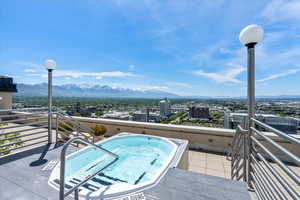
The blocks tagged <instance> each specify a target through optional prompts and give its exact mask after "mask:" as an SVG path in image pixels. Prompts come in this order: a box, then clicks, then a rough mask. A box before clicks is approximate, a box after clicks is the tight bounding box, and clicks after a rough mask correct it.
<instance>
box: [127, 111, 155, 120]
mask: <svg viewBox="0 0 300 200" xmlns="http://www.w3.org/2000/svg"><path fill="white" fill-rule="evenodd" d="M159 119H160V116H159V114H157V113H143V112H135V113H133V115H132V120H133V121H137V122H157V121H159Z"/></svg>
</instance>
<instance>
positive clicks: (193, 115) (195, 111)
mask: <svg viewBox="0 0 300 200" xmlns="http://www.w3.org/2000/svg"><path fill="white" fill-rule="evenodd" d="M189 118H190V120H209V118H210V116H209V108H208V107H205V106H199V105H193V106H189Z"/></svg>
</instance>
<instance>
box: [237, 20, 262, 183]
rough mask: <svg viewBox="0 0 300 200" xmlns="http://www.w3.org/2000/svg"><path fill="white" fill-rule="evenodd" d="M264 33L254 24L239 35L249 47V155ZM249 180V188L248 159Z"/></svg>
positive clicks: (248, 176)
mask: <svg viewBox="0 0 300 200" xmlns="http://www.w3.org/2000/svg"><path fill="white" fill-rule="evenodd" d="M263 34H264V31H263V29H262V27H261V26H258V25H256V24H252V25H249V26H246V27H245V28H244V29H243V30H242V31H241V32H240V35H239V39H240V42H241V43H242V44H243V45H245V46H246V47H247V52H248V70H247V71H248V75H247V76H248V78H247V79H248V144H247V146H248V149H247V152H248V155H250V153H251V151H252V144H251V142H250V136H251V135H252V130H251V127H254V123H253V121H252V120H251V119H252V118H255V51H254V50H255V48H254V47H255V45H256V44H257V43H258V42H260V41H261V40H262V38H263ZM247 169H248V170H247V172H248V173H247V178H246V177H244V179H247V182H248V186H250V177H251V176H250V172H251V171H252V170H251V165H250V160H249V157H248V162H247Z"/></svg>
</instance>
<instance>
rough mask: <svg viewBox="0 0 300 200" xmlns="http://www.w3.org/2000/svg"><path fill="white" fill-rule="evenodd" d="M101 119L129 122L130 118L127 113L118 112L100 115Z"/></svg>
mask: <svg viewBox="0 0 300 200" xmlns="http://www.w3.org/2000/svg"><path fill="white" fill-rule="evenodd" d="M102 117H103V118H108V119H120V120H130V119H131V116H130V115H129V113H128V112H126V111H125V112H118V111H110V112H108V113H105V114H104V115H102Z"/></svg>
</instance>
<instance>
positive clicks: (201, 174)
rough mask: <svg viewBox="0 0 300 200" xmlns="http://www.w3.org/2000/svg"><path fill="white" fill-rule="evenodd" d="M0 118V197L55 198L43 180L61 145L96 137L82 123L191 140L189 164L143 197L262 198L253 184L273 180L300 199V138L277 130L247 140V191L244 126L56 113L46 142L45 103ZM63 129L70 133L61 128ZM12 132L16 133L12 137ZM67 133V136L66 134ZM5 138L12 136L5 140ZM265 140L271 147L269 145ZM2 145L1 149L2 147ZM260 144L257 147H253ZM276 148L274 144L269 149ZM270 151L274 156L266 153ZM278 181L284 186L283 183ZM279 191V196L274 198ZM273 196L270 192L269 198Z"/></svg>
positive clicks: (145, 191)
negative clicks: (250, 143)
mask: <svg viewBox="0 0 300 200" xmlns="http://www.w3.org/2000/svg"><path fill="white" fill-rule="evenodd" d="M0 118H1V119H2V123H6V126H3V127H0V131H1V132H0V134H1V135H0V136H1V137H2V138H0V139H1V140H0V141H4V140H9V142H7V143H0V147H1V148H2V149H1V148H0V149H1V152H2V153H3V150H4V151H7V152H10V153H11V154H9V155H5V156H3V157H2V158H0V169H1V170H0V180H1V182H2V183H5V184H4V185H5V187H0V199H1V200H2V199H4V200H5V199H18V198H23V199H24V198H25V199H30V200H31V199H58V191H56V190H54V189H53V188H51V187H50V186H49V185H48V179H49V175H50V172H51V171H52V169H53V167H54V166H55V165H56V164H57V163H58V162H59V159H60V156H59V153H60V152H61V145H62V144H63V143H62V142H65V141H67V140H68V139H70V138H72V137H76V136H77V137H81V138H84V139H86V140H89V141H94V139H95V138H94V137H91V136H89V135H86V134H85V133H87V132H88V131H89V130H88V127H89V126H91V125H93V124H103V125H105V126H106V127H107V129H108V134H107V135H106V136H107V137H110V136H112V135H115V134H117V133H120V132H131V133H142V134H150V135H156V136H163V137H170V138H180V139H185V140H189V141H190V149H189V151H188V158H189V159H188V161H189V162H188V168H187V169H186V170H182V169H179V168H171V169H169V170H168V171H167V173H166V175H165V176H163V178H162V179H160V180H159V182H158V183H157V184H156V185H155V187H152V188H148V189H143V190H142V191H141V192H142V194H143V195H144V196H145V197H146V198H147V199H166V200H167V199H193V198H196V199H216V200H217V199H224V198H225V199H232V200H234V199H256V198H257V199H260V196H259V195H260V193H257V190H258V189H257V187H264V191H263V192H264V193H266V194H267V193H270V192H271V191H272V190H271V189H270V188H269V187H271V186H270V185H269V184H270V183H273V184H275V185H276V186H277V185H278V188H281V189H282V194H284V195H285V196H286V197H287V199H289V198H288V197H290V196H293V195H294V197H297V196H300V187H299V182H297V181H298V176H299V175H298V174H299V173H300V167H299V166H297V164H299V163H297V162H298V159H299V150H298V149H297V148H296V147H297V145H298V142H299V139H300V138H299V137H298V136H295V137H291V136H289V135H281V134H283V133H281V132H279V131H276V130H273V129H272V133H268V132H265V133H262V132H259V131H257V130H256V129H255V130H256V131H257V133H256V134H257V137H261V138H260V139H259V140H257V139H255V138H254V139H253V142H255V143H256V145H255V148H254V150H255V152H256V155H255V156H253V155H250V156H252V157H250V158H251V159H253V161H252V162H251V163H253V164H254V165H253V167H254V171H253V173H254V174H253V178H254V180H253V182H252V184H253V187H254V192H250V191H249V190H248V187H249V186H248V185H247V182H245V179H244V180H243V177H245V173H244V172H243V169H244V168H243V166H244V164H245V163H246V162H245V161H246V159H245V157H244V155H246V154H244V153H243V151H241V150H242V149H243V148H241V147H243V145H245V144H246V143H244V139H243V137H244V135H243V134H245V132H246V131H245V130H243V129H241V128H240V127H239V129H237V130H236V131H234V130H228V129H218V128H207V127H187V126H179V125H167V124H154V123H144V122H132V121H120V120H109V119H92V118H85V117H72V116H68V115H66V114H64V113H61V112H60V111H56V112H55V115H54V119H55V120H57V121H55V123H54V125H55V126H56V127H55V126H54V129H53V130H52V141H53V144H51V145H48V134H47V130H48V129H47V127H48V124H47V121H45V120H46V119H47V112H45V109H44V108H34V109H21V111H17V110H5V111H2V113H0ZM66 121H67V122H68V123H72V124H73V125H72V127H69V128H71V129H69V128H68V127H67V126H65V125H64V126H62V124H61V123H60V122H66ZM256 123H258V125H263V126H266V127H265V128H266V129H267V128H269V127H267V125H264V124H262V123H260V122H256ZM66 129H68V130H69V131H67V132H66V131H63V130H66ZM73 129H74V130H76V131H73ZM70 130H71V131H70ZM13 133H18V134H16V135H11V134H13ZM66 133H68V136H66V135H65V134H66ZM7 135H10V137H9V138H8V137H5V138H4V137H3V136H7ZM281 136H282V137H281ZM266 141H267V143H266ZM18 144H20V145H18ZM270 144H271V145H273V147H270ZM260 145H261V146H260ZM278 145H280V146H278ZM294 145H296V147H295V146H294ZM265 146H268V149H269V151H268V150H266V149H264V147H265ZM4 147H5V148H6V149H3V148H4ZM8 147H9V148H8ZM82 147H84V146H82V145H78V144H77V145H75V146H71V152H74V151H76V150H78V149H79V148H82ZM258 147H259V150H257V148H258ZM274 147H276V148H275V149H274ZM283 147H284V148H286V149H288V151H287V150H285V149H283ZM7 148H8V149H7ZM262 151H265V152H266V154H267V155H269V157H268V156H266V154H262ZM237 152H238V153H237ZM69 153H70V152H69ZM285 154H286V155H288V156H285ZM270 156H271V157H270ZM272 156H275V157H274V158H272ZM270 158H271V159H270ZM274 159H275V160H274ZM276 159H277V160H276ZM271 160H273V161H271ZM265 162H266V163H265ZM259 169H260V170H259ZM275 171H276V173H275V174H276V176H277V175H278V176H280V177H282V179H280V178H279V179H277V177H276V176H275V175H274V174H273V175H272V173H273V172H275ZM257 174H259V176H257ZM266 174H270V176H266ZM257 178H259V182H257V180H256V179H257ZM282 180H283V182H284V183H285V184H288V186H286V185H285V186H283V185H282ZM1 185H2V184H1ZM274 187H275V186H274ZM282 187H283V188H282ZM260 190H261V189H259V191H260ZM291 191H292V192H291ZM273 192H274V191H273ZM289 192H290V193H289ZM279 193H280V192H279ZM266 194H264V195H266ZM282 194H281V193H280V194H279V197H280V195H282ZM128 195H136V194H131V193H130V194H128ZM276 195H277V194H276ZM174 197H176V198H174ZM179 197H180V198H179ZM272 197H273V196H271V195H270V198H272ZM69 199H71V198H69ZM272 199H276V198H272ZM277 199H280V198H277ZM294 199H295V198H294ZM296 199H297V198H296Z"/></svg>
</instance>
